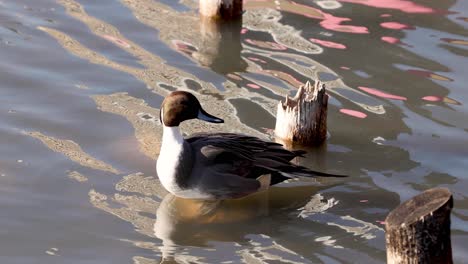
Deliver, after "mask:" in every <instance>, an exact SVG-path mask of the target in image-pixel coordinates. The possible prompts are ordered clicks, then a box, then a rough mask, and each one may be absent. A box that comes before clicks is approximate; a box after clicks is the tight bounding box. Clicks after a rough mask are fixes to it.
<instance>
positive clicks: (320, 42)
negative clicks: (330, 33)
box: [310, 38, 346, 49]
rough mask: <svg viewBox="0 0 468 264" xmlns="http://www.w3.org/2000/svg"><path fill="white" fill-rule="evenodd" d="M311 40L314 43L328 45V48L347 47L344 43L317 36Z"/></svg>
mask: <svg viewBox="0 0 468 264" xmlns="http://www.w3.org/2000/svg"><path fill="white" fill-rule="evenodd" d="M310 41H312V42H313V43H316V44H319V45H321V46H324V47H327V48H333V49H346V46H345V45H344V44H340V43H336V42H332V41H326V40H321V39H315V38H310Z"/></svg>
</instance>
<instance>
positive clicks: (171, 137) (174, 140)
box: [162, 126, 184, 148]
mask: <svg viewBox="0 0 468 264" xmlns="http://www.w3.org/2000/svg"><path fill="white" fill-rule="evenodd" d="M163 127H164V128H163V141H162V148H164V147H168V148H171V146H174V145H183V143H184V137H182V134H181V133H180V129H179V127H178V126H176V127H168V126H163ZM165 145H167V146H165Z"/></svg>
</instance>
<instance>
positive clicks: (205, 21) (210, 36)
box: [192, 0, 247, 74]
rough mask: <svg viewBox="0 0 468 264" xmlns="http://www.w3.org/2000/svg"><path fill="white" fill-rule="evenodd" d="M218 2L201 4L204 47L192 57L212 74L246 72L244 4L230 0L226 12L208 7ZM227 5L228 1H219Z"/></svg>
mask: <svg viewBox="0 0 468 264" xmlns="http://www.w3.org/2000/svg"><path fill="white" fill-rule="evenodd" d="M212 2H218V1H203V0H201V1H200V35H201V39H202V41H201V45H200V47H199V50H198V51H197V52H195V53H193V55H192V56H193V57H194V58H195V59H196V60H197V61H198V62H199V63H200V64H201V65H203V66H206V67H209V68H211V69H212V70H213V71H215V72H218V73H221V74H226V73H230V72H239V71H244V70H245V68H246V65H247V64H246V63H245V62H244V61H243V60H242V59H241V56H240V54H241V50H242V45H241V40H240V35H241V30H242V1H238V0H231V1H227V2H231V5H230V6H229V7H230V9H227V7H226V5H221V6H220V7H219V8H218V9H216V11H213V10H214V9H215V7H210V8H208V7H207V6H206V5H208V4H213V3H212ZM219 2H221V3H224V2H226V1H219Z"/></svg>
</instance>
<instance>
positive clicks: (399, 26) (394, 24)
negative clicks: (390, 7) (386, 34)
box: [380, 22, 413, 30]
mask: <svg viewBox="0 0 468 264" xmlns="http://www.w3.org/2000/svg"><path fill="white" fill-rule="evenodd" d="M380 26H381V27H383V28H389V29H395V30H402V29H413V27H411V26H408V25H406V24H403V23H400V22H383V23H380Z"/></svg>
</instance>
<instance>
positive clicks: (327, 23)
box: [320, 13, 369, 34]
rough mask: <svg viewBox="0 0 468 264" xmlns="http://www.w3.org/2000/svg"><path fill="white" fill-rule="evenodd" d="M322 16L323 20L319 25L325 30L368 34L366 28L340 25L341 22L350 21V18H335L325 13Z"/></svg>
mask: <svg viewBox="0 0 468 264" xmlns="http://www.w3.org/2000/svg"><path fill="white" fill-rule="evenodd" d="M323 15H324V17H325V19H324V20H323V21H322V22H320V25H321V26H322V27H323V28H325V29H329V30H333V31H338V32H346V33H354V34H369V30H368V29H367V28H366V27H360V26H350V25H341V23H342V22H346V21H351V19H350V18H345V17H336V16H333V15H330V14H327V13H323Z"/></svg>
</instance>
